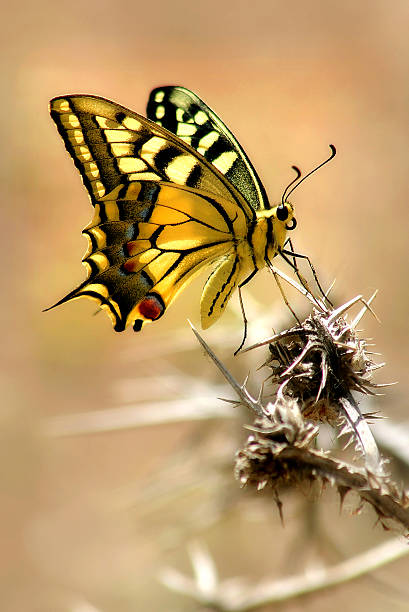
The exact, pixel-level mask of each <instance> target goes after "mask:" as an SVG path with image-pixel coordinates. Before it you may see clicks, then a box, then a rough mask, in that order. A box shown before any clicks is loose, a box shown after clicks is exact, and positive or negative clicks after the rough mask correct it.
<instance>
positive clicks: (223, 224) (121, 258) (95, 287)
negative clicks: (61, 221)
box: [51, 96, 255, 331]
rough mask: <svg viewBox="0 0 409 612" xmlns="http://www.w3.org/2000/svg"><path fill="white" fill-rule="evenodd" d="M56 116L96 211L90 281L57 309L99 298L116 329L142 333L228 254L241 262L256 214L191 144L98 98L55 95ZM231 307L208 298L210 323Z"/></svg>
mask: <svg viewBox="0 0 409 612" xmlns="http://www.w3.org/2000/svg"><path fill="white" fill-rule="evenodd" d="M51 114H52V117H53V119H54V121H55V123H56V124H57V127H58V130H59V132H60V134H61V136H62V137H63V140H64V142H65V145H66V148H67V149H68V151H69V153H70V154H71V156H72V157H73V159H74V162H75V165H76V166H77V168H78V169H79V171H80V173H81V176H82V178H83V182H84V184H85V186H86V188H87V189H88V192H89V194H90V197H91V201H92V203H93V204H94V206H95V215H94V219H93V221H92V222H91V224H90V225H89V226H88V227H87V228H85V230H84V234H85V235H86V236H87V237H88V240H89V249H88V251H87V253H86V255H85V257H84V260H83V261H84V263H85V265H86V267H87V270H88V278H87V279H86V280H85V281H84V282H83V283H82V284H81V285H80V286H79V287H77V289H75V290H74V291H72V292H71V293H69V294H68V295H67V296H66V297H65V298H63V299H62V300H60V302H58V304H61V303H63V302H65V301H68V300H71V299H75V298H77V297H81V296H87V297H90V298H94V299H96V300H98V301H99V302H100V304H101V307H102V308H104V309H105V310H106V311H107V313H108V314H109V316H110V317H111V320H112V322H113V325H114V328H115V330H117V331H122V330H123V329H125V327H127V326H128V325H130V324H132V325H133V326H134V329H136V330H139V329H140V328H141V327H142V325H143V323H144V322H145V321H152V320H156V319H158V318H159V317H160V316H162V315H163V313H164V312H165V310H166V308H167V307H168V306H169V304H170V303H171V302H172V301H173V300H174V298H175V297H176V295H177V294H178V293H179V292H180V291H181V290H182V289H183V288H184V287H185V286H186V285H187V283H188V282H190V281H191V280H192V279H193V278H194V276H195V275H196V274H197V273H198V272H199V271H200V270H201V269H202V267H203V266H205V265H207V264H209V263H211V262H212V261H214V260H216V259H218V258H225V257H226V256H228V257H229V258H230V259H231V258H233V259H237V261H239V260H238V256H237V248H238V245H239V244H240V243H242V242H243V241H244V240H245V238H246V235H247V230H248V226H249V223H251V222H252V221H253V220H254V216H255V213H254V211H253V209H252V208H251V207H249V206H248V204H247V203H246V202H245V201H244V199H243V198H242V197H241V195H240V194H239V193H238V192H237V190H236V189H235V187H234V186H233V185H231V184H230V183H229V182H228V181H227V180H226V178H225V177H224V176H223V174H222V173H220V172H219V171H218V170H217V169H216V168H214V167H213V166H212V164H210V162H208V161H207V160H205V159H204V158H203V157H202V156H201V155H200V154H198V152H196V151H195V150H194V149H192V148H191V147H190V146H189V145H188V144H186V143H184V142H183V141H181V140H180V139H179V138H177V137H176V136H175V135H173V134H171V133H170V132H168V131H167V130H165V129H163V128H162V127H160V126H157V125H156V124H155V123H153V122H151V121H149V120H148V119H145V118H144V117H141V116H140V115H137V114H136V113H133V112H132V111H129V110H127V109H125V108H123V107H121V106H119V105H117V104H115V103H113V102H110V101H108V100H105V99H102V98H96V97H93V96H67V97H64V98H55V99H54V100H52V101H51ZM237 265H239V264H237ZM222 276H223V275H222ZM213 278H215V277H213ZM220 278H222V277H220ZM223 278H224V276H223ZM222 284H223V283H222ZM216 285H217V283H215V282H213V286H214V287H216ZM223 292H224V287H223V286H221V287H220V292H219V293H223ZM230 293H231V292H230ZM230 293H229V295H230ZM212 299H213V301H214V304H213V305H212ZM226 302H227V299H226V300H225V301H224V302H223V305H221V300H220V296H219V294H218V292H217V291H214V292H213V294H212V296H210V298H208V299H207V301H206V307H207V311H210V309H211V312H210V314H209V315H208V316H207V318H206V316H205V317H203V313H202V320H205V321H206V323H207V324H206V326H208V325H210V324H211V323H213V322H214V320H216V318H217V316H220V314H221V313H222V312H223V308H224V304H225V303H226ZM56 305H57V304H56ZM212 306H213V307H212Z"/></svg>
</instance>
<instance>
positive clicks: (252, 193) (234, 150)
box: [147, 86, 270, 210]
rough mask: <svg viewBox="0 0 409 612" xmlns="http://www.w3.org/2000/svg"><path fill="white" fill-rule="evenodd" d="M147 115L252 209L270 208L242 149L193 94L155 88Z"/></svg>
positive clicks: (165, 88) (180, 90)
mask: <svg viewBox="0 0 409 612" xmlns="http://www.w3.org/2000/svg"><path fill="white" fill-rule="evenodd" d="M147 115H148V117H149V119H151V120H152V121H155V122H156V123H157V124H158V125H160V126H163V127H165V128H166V129H167V130H169V131H170V132H173V133H174V134H176V136H178V137H179V138H180V139H182V140H183V141H184V142H186V143H188V144H189V145H190V146H192V147H193V148H194V149H196V151H198V152H199V153H200V154H201V155H203V156H204V157H205V158H206V159H207V160H208V161H209V162H211V163H212V164H213V166H215V167H216V168H217V169H218V170H219V171H220V172H221V173H222V174H224V175H225V177H226V178H227V179H228V180H229V181H230V182H231V183H232V184H233V185H234V186H235V187H236V189H237V190H238V191H239V192H240V193H241V195H242V196H243V197H244V198H245V200H246V201H247V202H248V203H249V204H250V205H251V206H252V207H253V208H254V209H255V210H257V209H265V208H270V206H269V203H268V198H267V194H266V192H265V189H264V187H263V185H262V183H261V181H260V178H259V177H258V175H257V172H256V171H255V169H254V167H253V165H252V163H251V162H250V160H249V158H248V157H247V155H246V153H245V152H244V150H243V148H242V147H241V145H240V144H239V142H238V141H237V139H236V138H235V137H234V136H233V134H232V133H231V132H230V130H229V129H228V128H227V127H226V126H225V125H224V123H223V122H222V121H221V119H219V117H218V116H217V115H216V114H215V113H214V112H213V111H212V110H211V109H210V108H209V107H208V106H207V105H206V104H205V103H204V102H203V100H201V99H200V98H199V97H198V96H197V95H196V94H194V93H193V92H191V91H189V90H188V89H185V88H184V87H179V86H168V87H158V88H157V89H154V90H153V91H152V92H151V94H150V96H149V101H148V105H147Z"/></svg>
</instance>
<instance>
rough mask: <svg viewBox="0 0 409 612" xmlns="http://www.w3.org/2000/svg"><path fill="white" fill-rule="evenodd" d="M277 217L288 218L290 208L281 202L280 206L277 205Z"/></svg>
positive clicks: (280, 219)
mask: <svg viewBox="0 0 409 612" xmlns="http://www.w3.org/2000/svg"><path fill="white" fill-rule="evenodd" d="M276 214H277V219H278V220H279V221H285V220H286V219H288V208H287V206H286V205H285V204H280V206H277V212H276Z"/></svg>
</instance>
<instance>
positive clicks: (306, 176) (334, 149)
mask: <svg viewBox="0 0 409 612" xmlns="http://www.w3.org/2000/svg"><path fill="white" fill-rule="evenodd" d="M329 148H330V149H331V155H330V156H329V157H328V159H326V160H324V161H323V162H321V163H320V164H319V165H318V166H317V167H316V168H314V169H313V170H311V171H310V172H309V173H308V174H306V175H305V176H303V177H302V179H301V180H300V181H299V182H298V183H297V184H296V185H294V187H293V188H292V189H291V190H290V191H289V192H288V193H287V194H286V197H287V198H288V197H289V196H290V195H291V194H292V192H293V191H294V190H295V189H297V187H299V186H300V185H301V183H302V182H303V181H305V179H306V178H308V177H309V176H311V174H314V172H317V170H319V169H320V168H322V166H325V164H327V163H328V162H329V161H331V159H333V158H334V157H335V155H336V153H337V150H336V148H335V147H334V145H332V144H330V145H329ZM293 168H295V166H293ZM293 183H294V181H293V182H292V183H290V185H292V184H293ZM290 185H288V187H290ZM288 187H287V189H288ZM287 189H286V190H285V191H287ZM284 193H285V192H284ZM283 197H284V194H283Z"/></svg>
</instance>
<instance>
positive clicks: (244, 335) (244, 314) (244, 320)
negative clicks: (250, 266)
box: [234, 268, 257, 356]
mask: <svg viewBox="0 0 409 612" xmlns="http://www.w3.org/2000/svg"><path fill="white" fill-rule="evenodd" d="M256 272H257V268H254V270H253V271H252V272H251V273H250V274H249V275H248V276H247V278H245V279H244V281H243V282H242V283H240V285H239V286H238V290H239V301H240V308H241V314H242V316H243V323H244V333H243V340H242V341H241V343H240V346H239V348H238V349H236V350H235V351H234V355H235V356H236V355H237V353H238V352H239V351H240V350H241V349H242V348H243V345H244V343H245V341H246V338H247V327H248V326H247V323H248V321H247V317H246V312H245V310H244V304H243V297H242V295H241V288H242V287H244V285H247V283H248V282H249V281H250V280H251V279H252V278H253V276H254V275H255V274H256Z"/></svg>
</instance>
